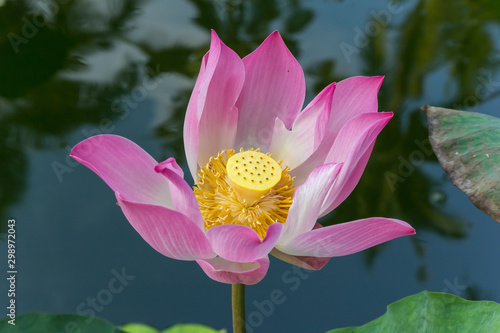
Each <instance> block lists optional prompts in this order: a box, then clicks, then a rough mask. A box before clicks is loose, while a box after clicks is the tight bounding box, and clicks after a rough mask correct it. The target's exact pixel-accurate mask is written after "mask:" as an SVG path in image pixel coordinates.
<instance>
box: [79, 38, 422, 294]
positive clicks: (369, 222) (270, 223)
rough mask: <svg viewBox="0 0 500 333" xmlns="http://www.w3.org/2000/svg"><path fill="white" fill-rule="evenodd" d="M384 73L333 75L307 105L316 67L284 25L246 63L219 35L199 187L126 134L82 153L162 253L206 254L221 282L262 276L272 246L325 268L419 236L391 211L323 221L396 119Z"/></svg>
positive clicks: (188, 140) (192, 123) (205, 89)
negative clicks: (383, 90) (383, 95)
mask: <svg viewBox="0 0 500 333" xmlns="http://www.w3.org/2000/svg"><path fill="white" fill-rule="evenodd" d="M382 79H383V78H382V77H352V78H349V79H346V80H344V81H341V82H339V83H337V84H335V83H332V84H330V85H329V86H327V87H326V88H325V89H324V90H323V91H322V92H320V93H319V95H318V96H316V98H314V99H313V100H312V102H311V103H309V105H308V106H307V107H306V108H305V109H304V110H303V111H302V112H300V110H301V107H302V105H303V102H304V95H305V82H304V74H303V71H302V68H301V67H300V65H299V64H298V62H297V60H296V59H295V58H294V57H293V55H292V54H291V53H290V51H289V50H288V49H287V47H286V46H285V44H284V43H283V40H282V39H281V37H280V35H279V33H278V32H274V33H272V34H271V35H270V36H269V37H268V38H267V39H266V40H265V41H264V42H263V43H262V45H260V46H259V48H257V50H255V51H254V52H252V53H251V54H250V55H248V56H247V57H245V58H244V59H240V58H239V57H238V55H237V54H236V53H235V52H234V51H232V50H231V49H230V48H228V47H227V46H226V45H224V44H223V43H222V41H221V40H220V39H219V38H218V36H217V35H216V33H215V32H212V42H211V45H210V51H209V52H208V53H207V54H206V55H205V56H204V57H203V60H202V64H201V69H200V73H199V75H198V79H197V81H196V84H195V87H194V90H193V93H192V95H191V99H190V101H189V105H188V109H187V113H186V120H185V124H184V143H185V150H186V157H187V161H188V165H189V169H190V171H191V174H192V176H193V178H194V179H195V182H196V186H195V187H194V191H193V189H192V188H191V187H190V186H189V185H188V183H187V182H186V181H185V180H184V179H183V171H182V169H181V168H180V167H179V166H178V165H177V163H176V161H175V159H173V158H169V159H167V160H166V161H164V162H161V163H157V162H156V161H155V160H154V159H153V158H152V157H151V156H150V155H149V154H148V153H146V152H145V151H144V150H142V149H141V148H140V147H139V146H137V145H136V144H135V143H133V142H131V141H129V140H127V139H125V138H123V137H119V136H114V135H100V136H95V137H91V138H89V139H87V140H85V141H82V142H80V143H79V144H77V145H76V146H75V147H74V148H73V150H72V152H71V156H72V157H73V158H75V159H76V160H78V161H80V162H81V163H82V164H84V165H86V166H87V167H88V168H90V169H91V170H93V171H94V172H95V173H96V174H97V175H98V176H100V177H101V178H102V179H103V180H104V181H105V182H106V183H107V184H108V185H109V187H111V189H113V191H115V195H116V199H117V200H118V204H119V205H120V207H121V209H122V210H123V212H124V214H125V216H126V217H127V219H128V220H129V222H130V224H132V226H133V227H134V228H135V230H136V231H137V232H138V233H139V234H140V235H141V236H142V237H143V238H144V240H146V242H148V243H149V244H150V245H151V246H152V247H153V248H154V249H155V250H157V251H158V252H160V253H161V254H163V255H165V256H167V257H169V258H173V259H179V260H196V262H197V263H198V264H199V265H200V266H201V268H202V269H203V271H204V272H205V273H206V274H207V275H208V276H209V277H210V278H212V279H214V280H216V281H220V282H224V283H243V284H255V283H257V282H259V281H260V280H261V279H262V278H263V277H264V276H265V274H266V272H267V270H268V267H269V258H268V254H269V253H271V254H273V255H274V256H276V257H278V258H279V259H282V260H284V261H287V262H289V263H292V264H294V265H297V266H300V267H303V268H307V269H321V268H322V267H323V266H324V265H325V264H326V263H327V262H328V260H329V258H331V257H335V256H343V255H347V254H351V253H355V252H358V251H361V250H364V249H366V248H369V247H371V246H374V245H377V244H380V243H382V242H385V241H388V240H391V239H393V238H396V237H400V236H404V235H411V234H414V233H415V230H414V229H413V228H412V227H411V226H410V225H408V224H407V223H405V222H403V221H399V220H395V219H388V218H380V217H374V218H367V219H362V220H357V221H352V222H348V223H342V224H336V225H332V226H328V227H322V226H321V225H319V224H317V223H316V220H317V219H318V218H319V217H321V216H323V215H325V214H328V213H329V212H331V211H332V210H333V209H335V207H337V206H338V205H339V204H340V203H341V202H342V201H343V200H344V199H345V198H346V197H347V196H348V195H349V194H350V193H351V191H352V190H353V189H354V187H355V186H356V184H357V183H358V181H359V179H360V177H361V174H362V173H363V170H364V168H365V166H366V163H367V161H368V158H369V156H370V153H371V151H372V148H373V145H374V143H375V139H376V137H377V135H378V133H379V132H380V131H381V130H382V128H383V127H384V126H385V125H386V124H387V122H388V121H389V120H390V119H391V117H392V113H390V112H387V113H379V112H377V92H378V90H379V87H380V85H381V83H382ZM235 150H236V152H235ZM264 152H265V153H264ZM271 154H272V155H271ZM277 161H278V162H277Z"/></svg>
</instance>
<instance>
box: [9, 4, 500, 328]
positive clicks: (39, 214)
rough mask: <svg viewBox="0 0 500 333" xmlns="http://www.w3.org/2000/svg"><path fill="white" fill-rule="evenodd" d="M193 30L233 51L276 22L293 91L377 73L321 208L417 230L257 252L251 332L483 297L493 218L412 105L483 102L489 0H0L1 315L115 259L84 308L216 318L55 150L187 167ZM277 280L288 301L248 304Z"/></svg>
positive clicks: (81, 293) (489, 46) (150, 319)
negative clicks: (118, 152)
mask: <svg viewBox="0 0 500 333" xmlns="http://www.w3.org/2000/svg"><path fill="white" fill-rule="evenodd" d="M211 28H213V29H215V30H216V31H217V33H218V34H219V36H220V37H221V38H222V39H223V41H224V42H225V43H226V44H227V45H228V46H230V47H231V48H233V49H234V50H235V51H236V52H237V53H238V54H239V55H240V56H244V55H246V54H248V53H249V52H251V51H252V50H253V49H255V48H256V47H257V46H258V45H259V44H260V43H261V42H262V41H263V40H264V39H265V37H266V36H267V35H268V34H269V33H271V32H272V31H274V30H276V29H277V30H279V31H280V33H281V35H282V36H283V38H284V40H285V42H286V43H287V45H288V47H289V48H290V50H291V51H292V52H293V53H294V55H295V56H296V57H297V59H298V60H299V62H300V63H301V65H302V66H303V68H304V70H305V74H306V80H307V98H306V99H307V102H308V101H309V100H311V99H312V97H313V96H314V95H315V94H316V93H318V92H319V91H320V89H322V88H323V87H324V86H326V85H327V84H328V83H330V82H332V81H339V80H342V79H344V78H346V77H349V76H354V75H385V76H386V78H385V81H384V84H383V86H382V90H381V92H380V95H379V108H380V110H391V111H394V112H395V117H394V118H393V119H392V121H391V122H390V123H389V125H388V126H387V127H386V128H385V129H384V131H383V132H382V134H381V135H380V136H379V138H378V140H377V144H376V146H375V150H374V152H373V154H372V157H371V159H370V162H369V163H368V166H367V168H366V170H365V173H364V175H363V177H362V179H361V181H360V183H359V185H358V187H357V188H356V190H355V191H354V192H353V193H352V195H351V196H350V197H349V198H348V200H346V201H345V202H344V203H343V204H342V205H341V206H340V207H339V208H338V209H336V210H335V211H334V212H333V213H332V214H330V215H329V216H328V217H327V218H326V219H325V220H324V221H323V224H325V225H326V224H332V223H337V222H344V221H350V220H354V219H359V218H365V217H371V216H387V217H395V218H399V219H402V220H405V221H407V222H409V223H410V224H411V225H412V226H414V227H415V229H416V230H417V234H416V235H415V236H413V237H406V238H401V239H397V240H394V241H391V242H389V243H386V244H383V245H382V246H378V247H375V248H373V249H371V250H368V251H364V252H362V253H358V254H354V255H350V256H346V257H340V258H334V259H333V260H331V261H330V263H329V264H328V265H327V266H326V267H325V268H324V269H323V270H321V271H318V272H308V273H304V272H302V271H300V272H298V271H295V270H294V269H293V267H292V266H290V265H288V264H286V263H283V262H281V261H279V260H275V259H274V258H273V259H272V261H271V267H270V270H269V273H268V275H267V276H266V277H265V279H264V280H263V281H262V282H261V283H259V284H257V285H255V286H251V287H248V288H247V313H248V314H250V316H251V317H249V320H252V323H253V324H252V325H253V326H254V327H255V328H254V329H253V330H254V331H255V332H324V331H326V330H328V329H331V328H336V327H343V326H351V325H361V324H363V323H365V322H367V321H370V320H372V319H374V318H376V317H378V316H380V315H381V314H383V313H384V312H385V308H386V306H387V305H388V304H390V303H392V302H394V301H396V300H398V299H400V298H402V297H404V296H407V295H410V294H414V293H417V292H419V291H421V290H424V289H426V290H431V291H446V292H449V293H453V294H456V295H459V296H461V297H465V298H469V299H489V300H495V301H497V302H500V284H499V276H500V265H499V259H498V258H499V257H500V242H499V239H500V224H499V223H497V222H495V221H493V220H492V219H491V218H489V217H488V216H487V215H486V214H484V213H482V212H481V211H479V210H477V209H476V208H475V207H474V206H473V205H472V204H471V203H470V202H469V200H468V199H467V197H466V196H465V195H464V194H463V193H462V192H461V191H460V190H458V189H457V188H455V187H454V186H453V185H452V184H451V182H450V181H449V180H448V177H447V176H446V174H445V173H444V172H443V171H442V169H441V167H440V166H439V164H438V162H437V160H436V158H435V156H434V155H433V153H431V152H429V151H428V141H427V135H428V134H427V125H426V119H425V115H424V114H423V112H422V111H420V110H419V107H420V106H421V105H423V104H431V105H438V106H445V107H453V108H458V109H466V110H472V111H477V112H481V113H487V114H491V115H496V116H500V113H499V110H500V97H499V95H500V75H499V74H498V70H499V66H500V56H499V48H500V3H499V2H498V1H488V0H482V1H475V2H472V1H465V0H426V1H424V0H422V1H417V0H409V1H400V2H398V1H381V0H379V1H371V2H370V3H368V2H365V1H361V0H358V1H327V0H318V1H313V0H310V1H299V0H289V1H286V0H283V1H269V0H266V1H264V0H261V1H253V2H250V1H248V2H243V1H238V0H234V1H224V0H215V1H203V0H192V1H187V0H186V1H181V0H175V1H159V0H158V1H153V0H151V1H132V0H130V1H126V0H124V1H97V0H95V1H78V0H74V1H71V0H69V1H68V0H57V1H45V2H44V1H11V2H10V1H0V155H1V164H0V168H1V169H0V214H1V218H2V222H1V224H0V225H1V227H2V232H3V233H5V231H6V226H7V219H9V218H15V219H16V221H17V246H18V253H17V266H18V271H19V275H18V284H17V287H18V294H17V301H18V313H19V314H20V313H26V312H32V311H44V312H53V313H62V312H76V311H79V310H80V311H82V310H83V311H86V310H88V309H89V308H90V307H89V306H88V305H87V304H86V303H87V302H88V298H89V297H90V298H93V297H96V295H98V293H99V292H100V291H101V290H103V289H106V288H108V282H109V281H110V280H111V278H112V277H113V271H114V270H116V271H118V272H120V271H122V270H125V272H126V273H127V274H128V275H131V276H134V277H135V278H134V279H133V280H131V281H130V282H129V283H128V285H127V286H126V287H125V288H124V289H123V291H122V292H120V293H117V294H114V295H113V299H112V300H110V301H109V302H107V304H105V305H103V306H102V307H99V310H98V311H96V315H98V316H100V317H103V318H106V319H108V320H110V321H111V322H113V323H115V324H123V323H128V322H143V323H148V324H151V325H153V326H156V327H159V328H164V327H167V326H170V325H172V324H175V323H179V322H196V323H204V324H207V325H210V326H213V327H215V328H230V327H231V317H230V286H229V285H224V284H220V283H216V282H214V281H212V280H210V279H209V278H207V277H206V276H205V275H204V273H203V272H202V271H201V269H200V268H199V267H198V266H197V265H196V264H195V263H192V262H181V261H175V260H171V259H168V258H165V257H163V256H162V255H160V254H158V253H157V252H156V251H154V250H152V249H151V248H150V247H149V245H148V244H146V242H144V241H143V240H142V239H141V238H140V237H139V236H138V235H137V234H136V232H135V231H134V230H133V229H132V228H131V227H130V225H129V223H128V222H127V221H126V219H125V217H124V216H123V214H122V212H121V210H120V209H119V207H118V206H117V205H116V204H115V197H114V195H113V193H112V191H111V190H110V189H109V188H108V187H107V186H106V185H105V184H104V182H102V181H101V180H100V179H99V178H98V177H97V176H95V174H93V173H92V172H91V171H89V170H88V169H86V168H85V167H83V166H80V165H78V164H77V163H75V162H73V161H72V160H70V159H69V158H68V152H69V149H70V147H72V146H74V145H75V144H76V143H78V142H79V141H81V140H83V139H85V138H86V137H88V136H91V135H94V134H99V133H113V134H117V135H122V136H124V137H127V138H129V139H131V140H133V141H135V142H136V143H138V144H139V145H140V146H141V147H143V148H144V149H145V150H146V151H148V152H149V153H150V154H151V155H152V156H154V157H155V158H156V159H157V160H163V159H166V158H167V157H169V156H174V157H175V158H176V159H177V160H178V161H179V162H180V163H182V165H183V166H184V167H186V162H185V158H184V156H183V145H182V123H183V118H184V114H185V109H186V105H187V101H188V99H189V95H190V92H191V89H192V87H193V85H194V80H195V78H196V75H197V73H198V69H199V66H200V61H201V57H202V56H203V54H204V53H205V52H206V51H207V50H208V48H209V31H210V29H211ZM1 248H2V253H6V244H5V241H3V242H2V247H1ZM2 256H3V254H2ZM2 258H5V260H4V259H1V260H0V262H1V264H0V267H1V268H2V270H3V271H6V270H7V268H6V255H5V257H2ZM3 281H5V280H4V279H3ZM0 286H1V288H0V289H1V296H0V299H2V301H1V302H0V303H1V304H2V306H5V305H6V301H5V300H6V299H7V297H6V288H5V286H6V284H5V283H4V282H1V285H0ZM275 289H279V290H281V291H282V292H283V294H284V297H285V298H286V300H285V301H284V302H283V303H282V304H278V305H276V306H275V308H274V309H273V311H272V313H270V312H269V313H262V311H261V312H259V310H258V304H260V303H261V302H262V301H263V300H267V299H269V297H270V294H271V292H272V291H273V290H275ZM256 304H257V305H256ZM4 309H5V308H4ZM252 313H253V314H252ZM3 316H4V315H2V317H3Z"/></svg>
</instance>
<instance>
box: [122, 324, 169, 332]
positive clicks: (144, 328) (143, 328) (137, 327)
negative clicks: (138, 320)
mask: <svg viewBox="0 0 500 333" xmlns="http://www.w3.org/2000/svg"><path fill="white" fill-rule="evenodd" d="M120 328H121V330H122V331H125V332H127V333H160V331H158V330H157V329H156V328H153V327H151V326H148V325H144V324H135V323H134V324H127V325H123V326H122V327H120Z"/></svg>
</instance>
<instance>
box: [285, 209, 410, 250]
mask: <svg viewBox="0 0 500 333" xmlns="http://www.w3.org/2000/svg"><path fill="white" fill-rule="evenodd" d="M413 234H415V230H414V229H413V228H412V227H411V226H410V225H409V224H408V223H406V222H403V221H400V220H396V219H388V218H383V217H372V218H368V219H364V220H357V221H352V222H347V223H340V224H335V225H331V226H328V227H324V228H319V229H314V230H311V231H308V232H306V233H304V234H302V235H299V236H298V237H296V238H295V239H294V240H293V241H292V242H290V243H288V244H287V246H286V248H280V251H282V252H285V253H287V254H289V255H295V256H313V257H339V256H345V255H348V254H352V253H356V252H359V251H362V250H364V249H367V248H369V247H372V246H375V245H378V244H380V243H383V242H387V241H389V240H391V239H394V238H397V237H401V236H407V235H413Z"/></svg>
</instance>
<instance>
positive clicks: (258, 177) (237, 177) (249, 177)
mask: <svg viewBox="0 0 500 333" xmlns="http://www.w3.org/2000/svg"><path fill="white" fill-rule="evenodd" d="M226 171H227V175H228V176H229V180H230V181H231V185H232V187H233V188H234V189H235V191H236V193H237V194H238V195H239V196H240V197H241V198H242V199H245V201H246V202H247V203H249V204H251V203H253V202H254V201H255V200H258V199H260V198H261V197H262V196H263V195H264V194H266V193H267V192H268V191H269V190H270V189H272V188H273V187H274V186H275V185H276V184H277V183H278V182H279V180H280V179H281V171H282V170H281V166H280V165H279V164H278V162H276V161H275V160H273V159H272V158H271V157H270V156H268V155H266V154H263V153H261V152H260V151H253V150H247V151H243V152H240V153H237V154H234V155H233V156H231V157H230V158H229V159H228V161H227V165H226Z"/></svg>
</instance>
